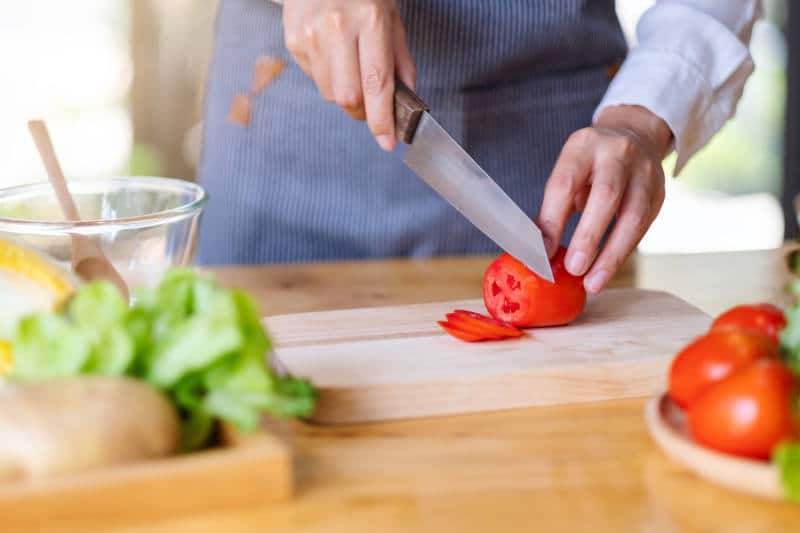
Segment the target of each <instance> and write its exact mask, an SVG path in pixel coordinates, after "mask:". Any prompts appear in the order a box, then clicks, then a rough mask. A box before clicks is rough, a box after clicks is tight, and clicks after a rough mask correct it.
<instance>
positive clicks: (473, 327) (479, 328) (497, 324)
mask: <svg viewBox="0 0 800 533" xmlns="http://www.w3.org/2000/svg"><path fill="white" fill-rule="evenodd" d="M447 321H448V322H450V323H451V324H455V325H457V326H458V327H460V328H461V329H464V330H466V331H473V332H475V333H482V334H484V335H487V336H490V337H496V338H505V337H520V336H521V335H522V331H520V330H519V329H517V328H516V327H514V326H512V325H511V324H509V323H507V322H503V321H501V320H497V319H496V318H492V317H489V316H486V315H481V314H480V313H475V312H472V311H466V310H464V309H456V310H455V311H454V312H452V313H448V314H447Z"/></svg>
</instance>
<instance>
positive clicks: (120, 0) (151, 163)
mask: <svg viewBox="0 0 800 533" xmlns="http://www.w3.org/2000/svg"><path fill="white" fill-rule="evenodd" d="M788 1H789V0H766V1H765V8H766V13H767V14H766V17H765V19H764V20H762V21H760V22H759V23H758V24H757V26H756V28H755V31H754V33H753V40H752V44H751V50H752V54H753V57H754V60H755V64H756V71H755V74H754V75H753V76H752V77H751V78H750V80H749V82H748V85H747V87H746V89H745V93H744V96H743V98H742V100H741V102H740V104H739V107H738V111H737V114H736V117H735V118H734V119H733V120H732V121H730V122H729V123H728V124H727V125H726V126H725V128H724V130H723V131H722V132H721V133H720V134H719V135H717V136H716V137H715V138H714V140H713V141H712V142H711V143H710V144H709V145H708V146H707V147H706V148H705V149H704V150H703V151H702V152H701V153H700V154H699V155H697V156H695V157H694V158H693V159H692V160H691V161H690V163H689V165H688V166H687V167H686V168H685V170H684V171H683V172H682V173H681V175H680V176H679V177H678V178H676V179H668V180H667V200H666V203H665V206H664V208H663V211H662V213H661V215H660V217H659V219H658V220H657V221H656V223H655V224H654V225H653V227H652V228H651V230H650V231H649V233H648V234H647V236H646V237H645V239H644V240H643V241H642V243H641V244H640V251H641V252H643V253H666V252H703V251H724V250H748V249H764V248H773V247H777V246H780V245H781V243H782V242H783V240H784V234H785V230H788V233H789V234H790V233H792V232H793V231H794V226H793V224H789V225H787V224H785V220H784V212H783V210H782V208H781V198H782V197H784V196H786V195H788V192H789V191H787V193H786V194H784V188H785V185H786V183H785V181H786V180H785V179H784V157H783V148H784V138H785V133H784V132H785V127H784V122H785V117H786V96H787V89H786V87H787V76H786V71H787V67H786V65H787V39H786V29H787V20H788V19H787V3H788ZM216 3H217V2H216V1H212V0H203V1H198V0H158V1H156V0H70V1H69V2H64V1H59V0H27V1H25V2H9V1H6V2H2V3H0V65H2V66H3V70H4V76H3V79H4V83H3V84H1V85H0V117H3V120H2V121H0V147H2V149H0V154H2V158H0V186H3V187H5V186H9V185H14V184H19V183H28V182H32V181H41V180H43V179H44V174H43V170H42V169H41V166H40V163H39V160H38V157H37V155H36V153H35V150H34V147H33V146H32V143H31V141H30V140H29V137H28V134H27V129H26V128H25V122H26V121H27V120H28V119H29V118H31V117H43V118H46V119H47V120H48V122H49V124H50V128H51V132H52V135H53V138H54V142H55V144H56V147H57V150H58V152H59V154H60V156H61V159H62V163H63V166H64V167H65V172H66V173H67V174H68V175H69V176H70V177H72V178H96V179H103V178H107V177H109V176H117V175H162V176H172V177H180V178H186V179H193V177H194V175H195V172H196V166H197V161H198V158H199V144H200V137H201V129H202V123H201V115H202V96H203V95H202V88H203V85H204V74H205V68H206V64H207V61H208V57H209V53H210V50H211V40H212V30H213V22H214V13H215V10H216ZM652 3H653V1H652V0H618V1H617V10H618V13H619V16H620V20H621V22H622V24H623V27H624V29H625V31H626V34H627V36H628V39H629V40H630V42H631V44H635V25H636V21H637V19H638V17H639V16H640V15H641V13H642V12H643V11H644V10H645V9H647V8H648V7H649V6H650V5H652ZM673 167H674V158H670V159H668V160H667V161H666V162H665V169H666V170H667V173H668V175H671V172H672V168H673ZM787 205H788V203H787Z"/></svg>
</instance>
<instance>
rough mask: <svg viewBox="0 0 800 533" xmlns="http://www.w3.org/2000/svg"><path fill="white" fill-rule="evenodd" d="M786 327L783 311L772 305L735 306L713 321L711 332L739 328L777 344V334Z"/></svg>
mask: <svg viewBox="0 0 800 533" xmlns="http://www.w3.org/2000/svg"><path fill="white" fill-rule="evenodd" d="M784 327H786V317H784V316H783V311H782V310H781V309H780V308H778V307H775V306H774V305H772V304H755V305H737V306H736V307H733V308H731V309H729V310H727V311H725V312H724V313H722V314H721V315H719V316H718V317H717V319H716V320H714V323H713V324H711V329H712V330H717V329H727V328H739V329H749V330H753V331H758V332H761V333H763V334H764V335H768V336H769V337H771V338H772V339H773V340H774V341H775V342H778V334H779V333H780V331H781V330H782V329H783V328H784Z"/></svg>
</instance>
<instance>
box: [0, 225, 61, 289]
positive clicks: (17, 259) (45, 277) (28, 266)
mask: <svg viewBox="0 0 800 533" xmlns="http://www.w3.org/2000/svg"><path fill="white" fill-rule="evenodd" d="M0 268H2V269H5V270H8V271H10V272H12V273H14V274H17V275H20V276H22V277H24V278H27V279H29V280H31V281H33V282H34V283H36V284H37V285H39V286H41V287H43V288H45V289H47V290H48V291H50V292H51V293H52V294H54V295H55V296H56V300H57V301H58V302H62V301H63V300H65V299H66V298H68V297H69V295H70V294H72V292H73V291H74V290H75V282H74V278H73V277H72V275H71V273H69V272H68V271H66V270H64V269H62V268H60V267H58V266H57V265H55V264H54V263H53V262H51V261H49V260H47V259H45V258H44V257H43V256H42V255H40V254H38V253H37V252H34V251H33V250H30V249H28V248H26V247H24V246H21V245H19V244H16V243H13V242H11V241H7V240H2V239H0Z"/></svg>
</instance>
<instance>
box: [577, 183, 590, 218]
mask: <svg viewBox="0 0 800 533" xmlns="http://www.w3.org/2000/svg"><path fill="white" fill-rule="evenodd" d="M588 199H589V187H582V188H581V189H580V190H579V191H578V192H577V193H575V198H574V204H575V211H577V212H578V213H580V212H581V211H583V210H584V209H586V201H587V200H588Z"/></svg>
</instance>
